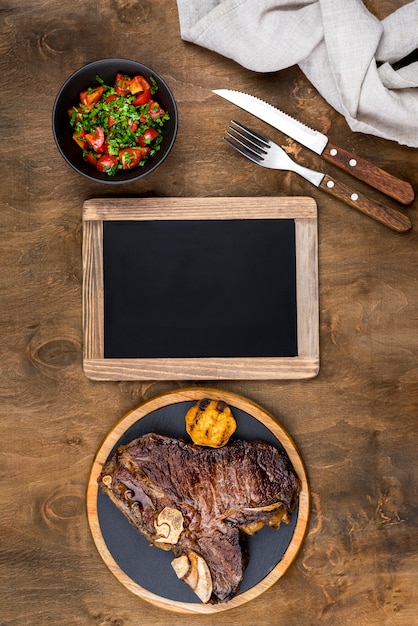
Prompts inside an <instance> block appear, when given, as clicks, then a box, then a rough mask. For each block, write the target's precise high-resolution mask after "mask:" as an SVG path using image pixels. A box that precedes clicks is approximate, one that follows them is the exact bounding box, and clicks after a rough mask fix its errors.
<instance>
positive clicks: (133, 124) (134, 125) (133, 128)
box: [128, 120, 138, 133]
mask: <svg viewBox="0 0 418 626" xmlns="http://www.w3.org/2000/svg"><path fill="white" fill-rule="evenodd" d="M128 128H129V130H131V131H132V132H133V133H134V132H135V131H136V129H137V128H138V122H137V121H136V120H133V121H132V122H130V123H129V125H128Z"/></svg>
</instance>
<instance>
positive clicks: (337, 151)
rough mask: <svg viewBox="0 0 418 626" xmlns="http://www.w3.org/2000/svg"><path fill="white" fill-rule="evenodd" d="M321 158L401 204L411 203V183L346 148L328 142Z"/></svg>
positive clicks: (412, 198) (412, 192) (412, 190)
mask: <svg viewBox="0 0 418 626" xmlns="http://www.w3.org/2000/svg"><path fill="white" fill-rule="evenodd" d="M322 158H323V159H324V160H325V161H327V162H328V163H332V164H333V165H336V166H337V167H339V168H340V169H342V170H344V171H345V172H349V173H350V174H351V175H352V176H354V178H358V179H359V180H362V181H364V182H365V183H367V184H368V185H370V186H371V187H374V188H375V189H378V190H379V191H381V192H382V193H384V194H386V195H388V196H389V197H390V198H394V200H397V201H398V202H401V204H411V202H413V200H414V197H415V193H414V188H413V187H412V185H411V183H409V182H408V181H406V180H401V179H399V178H397V177H396V176H394V175H393V174H391V173H390V172H386V171H384V170H382V168H380V167H377V165H374V164H373V163H370V161H367V160H366V159H363V158H361V157H359V156H357V155H356V154H353V153H352V152H349V151H348V150H344V149H343V148H340V147H338V146H335V145H334V144H332V143H330V142H328V144H327V145H326V147H325V150H324V151H323V152H322Z"/></svg>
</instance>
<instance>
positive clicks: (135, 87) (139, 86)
mask: <svg viewBox="0 0 418 626" xmlns="http://www.w3.org/2000/svg"><path fill="white" fill-rule="evenodd" d="M129 88H130V91H131V93H138V92H139V91H145V90H146V89H151V85H150V84H149V82H148V81H147V79H146V78H144V77H143V76H134V77H133V78H132V79H131V84H130V87H129Z"/></svg>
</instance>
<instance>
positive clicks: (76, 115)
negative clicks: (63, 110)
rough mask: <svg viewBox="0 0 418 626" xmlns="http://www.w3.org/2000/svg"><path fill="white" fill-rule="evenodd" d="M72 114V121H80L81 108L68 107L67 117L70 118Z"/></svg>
mask: <svg viewBox="0 0 418 626" xmlns="http://www.w3.org/2000/svg"><path fill="white" fill-rule="evenodd" d="M73 115H74V121H75V122H80V121H81V120H82V119H83V111H82V110H81V107H71V109H68V117H69V118H70V119H72V117H73Z"/></svg>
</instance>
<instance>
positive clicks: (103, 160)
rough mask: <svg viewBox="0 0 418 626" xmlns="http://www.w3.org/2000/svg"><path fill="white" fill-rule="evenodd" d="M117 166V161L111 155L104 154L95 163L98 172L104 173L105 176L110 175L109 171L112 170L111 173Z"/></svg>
mask: <svg viewBox="0 0 418 626" xmlns="http://www.w3.org/2000/svg"><path fill="white" fill-rule="evenodd" d="M117 165H118V159H117V158H116V157H115V156H113V155H111V154H105V155H104V156H102V157H100V159H99V160H98V161H97V165H96V167H97V169H98V170H99V172H105V173H106V174H109V173H110V170H112V168H113V172H112V173H114V171H115V170H116V168H117Z"/></svg>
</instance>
